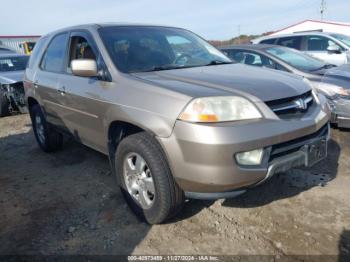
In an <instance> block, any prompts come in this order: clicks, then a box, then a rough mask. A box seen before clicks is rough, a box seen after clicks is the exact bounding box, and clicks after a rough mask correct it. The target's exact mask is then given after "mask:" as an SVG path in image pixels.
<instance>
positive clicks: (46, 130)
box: [30, 105, 63, 152]
mask: <svg viewBox="0 0 350 262" xmlns="http://www.w3.org/2000/svg"><path fill="white" fill-rule="evenodd" d="M30 115H31V119H32V125H33V131H34V135H35V138H36V141H37V142H38V144H39V146H40V148H41V149H42V150H43V151H45V152H53V151H56V150H58V149H60V148H61V147H62V144H63V136H62V134H61V133H58V132H57V131H56V130H54V129H53V128H52V127H50V126H49V124H48V123H47V122H46V119H45V116H44V114H43V112H42V110H41V107H40V106H39V105H34V106H33V107H32V108H31V110H30Z"/></svg>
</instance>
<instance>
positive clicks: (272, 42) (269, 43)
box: [260, 38, 276, 45]
mask: <svg viewBox="0 0 350 262" xmlns="http://www.w3.org/2000/svg"><path fill="white" fill-rule="evenodd" d="M275 42H276V38H272V39H266V40H262V41H260V44H267V45H273V44H274V43H275Z"/></svg>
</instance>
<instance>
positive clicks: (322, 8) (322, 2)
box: [320, 0, 327, 21]
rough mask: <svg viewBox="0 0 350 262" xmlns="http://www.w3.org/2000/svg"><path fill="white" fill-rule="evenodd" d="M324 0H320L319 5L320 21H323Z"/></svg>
mask: <svg viewBox="0 0 350 262" xmlns="http://www.w3.org/2000/svg"><path fill="white" fill-rule="evenodd" d="M326 9H327V8H326V0H321V7H320V13H321V21H323V13H324V11H326Z"/></svg>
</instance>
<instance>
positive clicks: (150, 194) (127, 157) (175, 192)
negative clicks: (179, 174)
mask: <svg viewBox="0 0 350 262" xmlns="http://www.w3.org/2000/svg"><path fill="white" fill-rule="evenodd" d="M115 163H116V168H117V170H116V171H117V176H118V181H119V183H120V188H121V190H122V192H123V195H124V197H125V199H126V201H127V202H128V204H129V206H130V207H131V209H132V210H133V211H134V213H136V214H137V215H138V216H139V217H141V218H142V219H144V220H146V222H148V223H149V224H159V223H162V222H164V221H165V220H166V219H169V218H171V217H172V216H174V215H175V214H176V213H177V212H178V211H179V210H181V208H182V206H183V203H184V193H183V191H182V190H181V189H180V188H179V186H178V185H177V184H176V182H175V181H174V179H173V176H172V174H171V171H170V168H169V165H168V163H167V160H166V158H165V156H164V153H163V151H162V149H161V147H160V145H159V144H158V142H157V141H156V140H155V139H154V138H153V137H152V136H151V135H149V134H148V133H146V132H141V133H137V134H134V135H130V136H128V137H126V138H125V139H123V140H122V141H121V142H120V144H119V146H118V149H117V152H116V159H115Z"/></svg>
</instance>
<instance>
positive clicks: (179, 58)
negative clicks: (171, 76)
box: [173, 54, 191, 64]
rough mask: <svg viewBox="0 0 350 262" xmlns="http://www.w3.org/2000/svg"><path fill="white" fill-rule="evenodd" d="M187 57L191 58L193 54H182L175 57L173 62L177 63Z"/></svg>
mask: <svg viewBox="0 0 350 262" xmlns="http://www.w3.org/2000/svg"><path fill="white" fill-rule="evenodd" d="M186 57H187V59H188V58H191V55H189V54H181V55H180V56H178V57H176V58H175V60H174V62H173V64H177V63H178V62H179V61H180V60H181V59H183V58H186Z"/></svg>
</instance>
